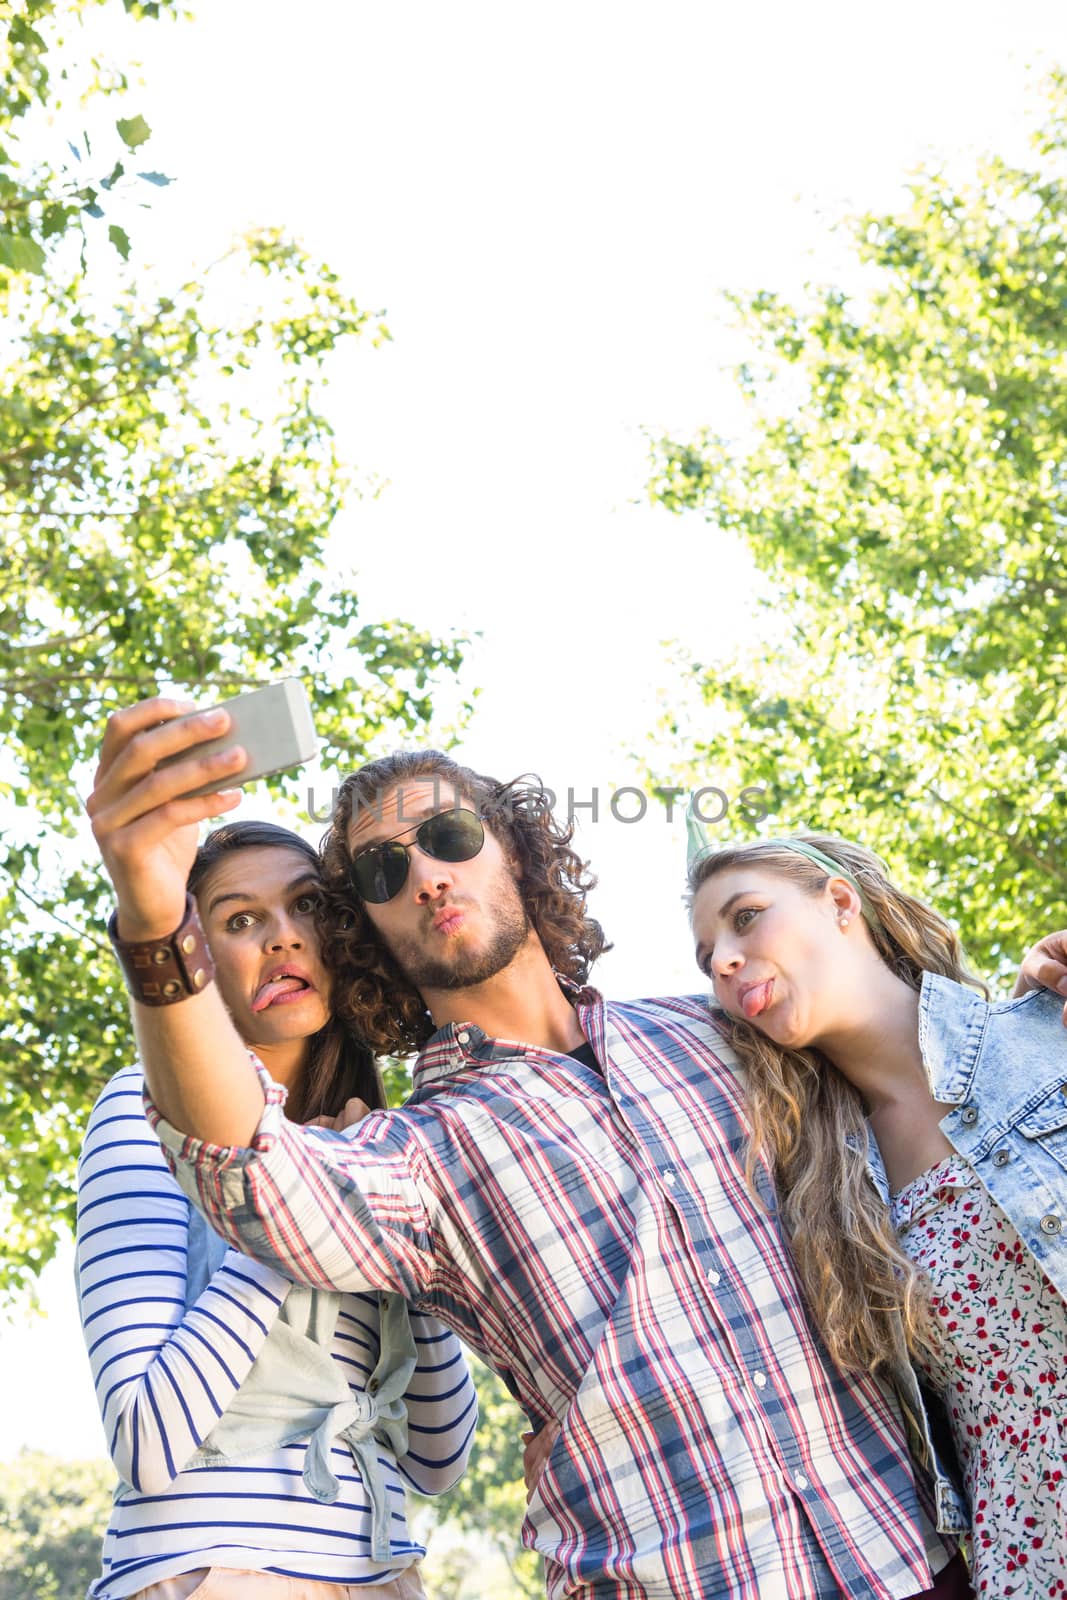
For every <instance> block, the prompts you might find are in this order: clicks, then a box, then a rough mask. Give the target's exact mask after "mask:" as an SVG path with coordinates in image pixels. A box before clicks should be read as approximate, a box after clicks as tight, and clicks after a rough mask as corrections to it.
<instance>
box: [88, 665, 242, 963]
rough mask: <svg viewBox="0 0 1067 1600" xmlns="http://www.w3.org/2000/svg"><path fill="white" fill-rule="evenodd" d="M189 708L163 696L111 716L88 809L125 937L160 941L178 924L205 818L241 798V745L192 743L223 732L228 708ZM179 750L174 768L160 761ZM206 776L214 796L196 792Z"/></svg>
mask: <svg viewBox="0 0 1067 1600" xmlns="http://www.w3.org/2000/svg"><path fill="white" fill-rule="evenodd" d="M192 712H195V707H194V706H192V705H191V704H190V703H189V702H188V701H181V700H171V699H168V698H165V697H162V696H157V697H155V698H154V699H151V700H142V701H141V702H140V704H138V705H135V706H130V707H129V708H127V709H125V710H123V711H116V712H114V713H113V715H112V716H111V717H109V718H108V723H107V730H106V732H105V734H104V742H103V746H102V748H101V752H100V764H99V766H98V767H97V769H96V776H95V779H94V782H93V791H92V793H91V794H90V796H89V799H88V801H87V802H86V810H87V811H88V813H89V816H90V818H91V819H92V826H93V835H94V837H95V839H96V843H97V846H98V848H99V850H100V854H101V856H102V857H103V860H104V866H105V867H106V868H107V872H108V876H109V877H110V879H111V881H112V883H113V884H114V885H115V893H116V896H117V899H118V932H119V936H120V937H121V938H123V939H126V940H150V939H159V938H163V937H164V936H165V935H166V934H167V933H168V932H170V931H171V930H172V929H174V928H175V927H177V926H178V924H179V923H180V922H181V920H182V913H183V910H184V907H185V881H186V878H187V877H188V875H189V869H190V867H191V866H192V863H193V857H194V856H195V854H196V846H197V839H198V837H199V824H200V823H201V822H203V821H204V820H205V819H206V818H207V817H213V816H217V815H218V814H219V813H221V812H224V811H232V809H233V808H234V806H236V805H237V804H238V802H239V801H240V798H241V792H240V790H239V789H232V788H230V787H229V784H230V781H231V777H232V775H233V774H234V773H236V772H237V771H239V770H240V769H241V768H242V767H243V766H244V764H245V752H244V750H243V749H242V748H241V746H240V745H232V746H230V747H229V748H226V749H223V750H217V749H216V750H212V751H210V752H209V753H208V754H207V755H203V754H197V753H196V752H195V751H194V748H193V747H194V746H196V745H198V744H202V743H203V742H204V741H205V740H208V739H214V738H216V737H218V736H219V735H220V734H224V733H226V732H227V730H228V729H229V726H230V717H229V713H228V712H226V711H225V710H223V709H222V708H221V707H216V708H215V709H213V710H211V711H204V712H199V713H196V714H195V715H190V713H192ZM175 756H177V757H178V758H179V759H178V760H177V761H176V762H175V763H174V764H173V765H167V766H163V767H161V766H160V762H162V761H165V760H166V759H167V758H168V757H171V758H173V757H175ZM183 756H187V759H184V760H183V759H181V758H182V757H183ZM209 782H210V783H211V784H213V785H214V787H213V788H212V789H210V790H209V792H208V793H207V794H201V795H198V796H190V795H189V790H190V789H192V788H196V787H197V786H198V785H203V784H205V783H209Z"/></svg>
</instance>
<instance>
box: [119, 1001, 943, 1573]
mask: <svg viewBox="0 0 1067 1600" xmlns="http://www.w3.org/2000/svg"><path fill="white" fill-rule="evenodd" d="M577 1012H578V1017H579V1020H580V1022H581V1024H582V1028H583V1031H584V1032H585V1034H586V1037H587V1038H588V1039H589V1041H590V1043H591V1045H592V1047H593V1050H594V1052H595V1055H596V1059H597V1062H598V1063H599V1066H598V1067H593V1066H590V1065H587V1064H585V1063H584V1062H582V1061H581V1060H579V1059H576V1058H575V1057H574V1056H569V1055H558V1054H556V1053H554V1052H552V1051H549V1050H544V1049H540V1048H537V1047H534V1046H526V1045H517V1044H514V1043H509V1042H506V1041H501V1040H492V1039H487V1038H486V1036H485V1035H484V1034H483V1033H482V1032H481V1031H480V1030H479V1029H478V1028H476V1027H475V1026H474V1025H473V1024H468V1025H462V1024H449V1025H448V1026H446V1027H444V1028H442V1029H440V1030H439V1031H438V1033H436V1034H435V1035H434V1037H433V1039H432V1040H431V1041H430V1042H429V1044H428V1045H427V1046H426V1048H425V1049H424V1051H423V1052H422V1054H421V1056H420V1057H419V1060H418V1062H417V1064H416V1068H415V1079H414V1082H415V1092H414V1094H413V1096H412V1099H411V1100H410V1101H409V1102H408V1103H407V1105H406V1106H405V1107H403V1109H401V1110H399V1111H387V1112H376V1113H372V1114H371V1115H370V1116H369V1117H367V1118H366V1119H365V1120H364V1121H363V1122H362V1123H360V1124H359V1125H358V1127H356V1128H352V1129H349V1130H348V1132H347V1133H346V1134H343V1135H338V1134H324V1133H323V1132H321V1131H316V1130H309V1129H302V1128H298V1127H295V1126H292V1125H290V1124H289V1123H287V1122H286V1120H285V1119H284V1117H283V1116H282V1111H281V1104H282V1101H283V1099H284V1091H282V1090H280V1089H278V1088H277V1087H276V1086H274V1085H272V1084H270V1081H269V1079H267V1077H266V1075H265V1074H262V1072H261V1076H262V1078H263V1082H264V1087H265V1091H266V1095H267V1105H266V1108H265V1111H264V1115H263V1119H262V1121H261V1123H260V1127H259V1130H258V1132H257V1135H256V1137H255V1140H254V1142H253V1146H252V1148H251V1149H249V1150H242V1149H226V1148H223V1147H221V1146H217V1145H212V1144H207V1143H203V1142H200V1141H198V1140H195V1139H191V1138H186V1137H184V1136H183V1135H182V1134H180V1133H177V1132H176V1131H175V1130H173V1129H172V1128H170V1127H169V1125H168V1124H166V1123H165V1122H163V1121H162V1119H160V1118H159V1116H158V1113H156V1112H155V1111H154V1109H153V1108H152V1107H151V1105H149V1114H150V1116H151V1117H152V1119H153V1121H155V1122H156V1124H157V1131H158V1132H159V1135H160V1138H161V1140H162V1142H163V1144H164V1148H165V1150H166V1151H167V1153H168V1158H169V1159H170V1161H171V1164H172V1167H173V1169H174V1171H175V1173H176V1175H177V1177H178V1179H179V1182H181V1184H182V1186H183V1188H184V1189H185V1190H186V1192H187V1193H188V1194H189V1195H190V1197H191V1198H192V1199H193V1200H194V1201H195V1202H196V1203H197V1204H199V1205H200V1206H201V1207H202V1209H203V1210H204V1211H205V1212H206V1214H207V1215H208V1217H209V1219H210V1220H211V1222H212V1223H213V1224H214V1226H215V1227H216V1228H217V1229H218V1230H219V1232H220V1233H222V1234H223V1235H224V1236H225V1237H226V1238H227V1239H229V1240H230V1241H232V1242H233V1243H235V1244H237V1245H238V1246H239V1247H240V1248H241V1249H242V1250H245V1251H246V1252H248V1253H249V1254H251V1255H254V1256H257V1257H259V1258H260V1259H261V1260H263V1261H267V1262H269V1263H270V1264H271V1265H273V1266H275V1267H278V1268H279V1269H280V1270H281V1271H282V1272H285V1273H288V1274H289V1275H290V1276H292V1277H294V1278H296V1279H298V1280H300V1281H303V1282H307V1283H312V1284H317V1285H330V1286H333V1287H334V1288H337V1289H341V1290H363V1289H367V1288H382V1289H394V1290H399V1291H400V1292H401V1293H403V1294H406V1295H407V1296H408V1297H409V1299H410V1300H411V1301H412V1302H413V1303H415V1304H416V1305H417V1306H419V1307H422V1308H425V1309H426V1310H428V1311H433V1312H435V1313H436V1314H437V1315H438V1316H439V1317H441V1318H442V1320H443V1321H444V1322H445V1323H447V1324H448V1325H450V1326H451V1327H453V1328H455V1329H456V1331H457V1332H458V1333H459V1334H460V1336H461V1337H462V1338H463V1339H465V1340H466V1341H467V1342H468V1343H469V1344H470V1345H471V1346H472V1347H473V1348H474V1349H475V1350H477V1351H478V1352H479V1354H481V1355H482V1356H483V1357H484V1358H485V1359H486V1360H487V1361H488V1362H489V1364H490V1365H491V1366H493V1367H494V1368H495V1369H496V1371H497V1372H499V1373H500V1374H501V1376H502V1377H503V1378H504V1380H505V1382H506V1383H507V1384H508V1386H509V1388H510V1389H511V1391H512V1392H513V1393H514V1394H515V1396H516V1397H517V1398H518V1400H519V1401H520V1403H521V1404H522V1406H523V1409H524V1410H525V1411H526V1412H527V1414H528V1415H529V1416H530V1417H531V1418H534V1419H538V1420H547V1419H549V1418H553V1417H555V1418H558V1419H559V1420H560V1422H561V1425H562V1426H561V1433H560V1437H559V1440H558V1441H557V1443H556V1446H555V1448H554V1450H553V1452H552V1456H551V1458H550V1460H549V1463H548V1467H547V1469H546V1471H545V1473H544V1476H543V1477H542V1479H541V1482H540V1484H539V1486H538V1489H537V1491H536V1492H535V1494H534V1496H533V1499H532V1501H531V1504H530V1507H529V1513H528V1516H527V1520H526V1522H525V1524H524V1528H523V1537H524V1541H525V1542H526V1543H527V1544H528V1545H531V1546H533V1547H535V1548H536V1549H537V1550H539V1551H540V1552H541V1553H542V1554H543V1555H544V1557H545V1562H546V1579H547V1585H548V1592H549V1595H550V1596H551V1597H552V1600H557V1597H562V1596H564V1595H566V1596H568V1597H576V1600H592V1597H594V1596H595V1597H597V1600H601V1597H604V1600H606V1597H608V1596H611V1597H613V1600H646V1597H648V1600H653V1597H655V1600H666V1597H668V1596H670V1597H672V1600H674V1597H683V1600H712V1597H720V1596H721V1597H723V1600H726V1597H729V1600H823V1597H831V1596H833V1597H835V1600H837V1597H839V1596H841V1595H848V1596H851V1597H853V1600H902V1597H905V1596H910V1595H913V1594H917V1593H919V1592H921V1591H922V1590H924V1589H926V1588H927V1587H928V1586H929V1585H930V1583H931V1581H932V1579H931V1576H930V1572H931V1566H932V1567H933V1570H934V1571H935V1572H936V1571H937V1570H939V1569H940V1568H941V1567H942V1566H943V1565H944V1564H945V1563H946V1561H947V1560H948V1558H949V1554H950V1542H946V1541H944V1540H942V1539H941V1538H940V1537H939V1536H938V1535H937V1534H936V1533H935V1532H934V1531H933V1526H932V1521H931V1515H930V1506H931V1503H932V1502H931V1498H930V1495H929V1492H928V1488H927V1486H926V1485H925V1484H924V1483H922V1482H921V1481H920V1482H919V1483H917V1481H916V1477H915V1474H914V1472H913V1467H912V1463H911V1460H910V1458H909V1456H908V1452H907V1447H906V1444H905V1441H904V1434H903V1429H902V1426H901V1423H900V1419H899V1414H898V1411H897V1407H896V1405H895V1401H894V1400H893V1398H892V1397H891V1396H889V1395H888V1394H887V1392H886V1391H885V1390H884V1389H883V1388H882V1387H880V1386H879V1384H878V1383H876V1382H875V1381H873V1380H872V1379H868V1378H863V1379H854V1378H853V1379H846V1378H843V1377H842V1376H841V1375H840V1374H838V1373H837V1372H836V1371H835V1370H834V1369H833V1367H832V1366H831V1365H830V1363H829V1361H828V1360H827V1358H826V1357H825V1355H824V1354H823V1352H822V1349H821V1346H820V1345H819V1344H818V1342H817V1341H816V1339H815V1338H814V1337H813V1335H812V1332H811V1329H810V1326H809V1324H808V1321H807V1318H806V1316H805V1312H804V1308H803V1304H802V1300H801V1295H800V1289H799V1285H798V1282H797V1278H796V1274H795V1271H794V1269H793V1266H792V1264H791V1261H790V1258H789V1255H788V1252H787V1250H786V1249H785V1247H784V1244H783V1240H782V1237H781V1235H780V1232H779V1229H778V1226H777V1224H776V1222H775V1220H774V1217H773V1215H772V1214H771V1213H769V1212H768V1211H767V1210H765V1209H764V1208H762V1207H761V1206H760V1205H759V1204H758V1203H757V1202H756V1201H755V1200H754V1198H753V1196H752V1194H751V1192H750V1190H749V1189H748V1188H747V1186H746V1184H745V1180H744V1175H743V1159H744V1142H745V1138H746V1135H747V1131H748V1125H747V1123H746V1121H745V1115H744V1109H743V1101H742V1095H741V1089H740V1085H739V1083H738V1081H737V1079H736V1076H735V1069H734V1057H733V1055H732V1052H731V1051H730V1049H729V1047H728V1045H727V1044H726V1042H725V1040H724V1038H723V1037H722V1036H721V1034H720V1032H719V1030H718V1029H717V1028H716V1026H715V1023H714V1020H713V1014H712V1013H711V1012H710V1011H709V1007H708V1005H707V1003H706V1001H705V1000H704V999H703V998H702V997H695V998H693V997H691V998H677V999H665V1000H646V1001H639V1002H636V1003H632V1004H625V1005H619V1004H609V1005H605V1004H604V1002H603V1001H602V1000H601V999H600V997H599V996H598V995H597V994H596V993H595V991H593V990H589V989H587V990H584V991H582V993H581V995H580V996H579V1004H578V1007H577ZM770 1194H771V1187H770V1183H769V1180H767V1182H766V1195H767V1197H768V1198H769V1197H770Z"/></svg>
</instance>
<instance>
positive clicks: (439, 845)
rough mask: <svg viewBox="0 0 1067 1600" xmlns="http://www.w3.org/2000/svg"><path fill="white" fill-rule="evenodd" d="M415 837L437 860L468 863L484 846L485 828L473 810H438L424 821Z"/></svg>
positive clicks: (428, 853) (427, 852)
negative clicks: (433, 815) (434, 815)
mask: <svg viewBox="0 0 1067 1600" xmlns="http://www.w3.org/2000/svg"><path fill="white" fill-rule="evenodd" d="M416 837H417V839H418V841H419V844H420V845H421V847H422V849H423V850H425V851H426V854H427V855H430V856H433V857H434V858H435V859H436V860H437V861H470V860H472V858H473V857H474V856H476V855H477V854H478V851H479V850H480V849H481V848H482V845H483V844H484V843H485V829H484V828H483V827H482V819H481V817H476V816H475V814H474V812H473V811H439V812H438V814H437V816H436V817H429V818H427V820H426V821H425V822H424V823H423V825H422V827H421V828H420V829H419V831H418V834H417V835H416Z"/></svg>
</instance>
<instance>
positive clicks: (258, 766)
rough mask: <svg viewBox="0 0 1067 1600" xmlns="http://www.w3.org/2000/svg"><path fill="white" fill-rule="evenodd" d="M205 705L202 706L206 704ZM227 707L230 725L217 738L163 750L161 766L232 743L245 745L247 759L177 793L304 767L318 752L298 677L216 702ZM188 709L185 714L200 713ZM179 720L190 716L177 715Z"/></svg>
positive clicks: (208, 790) (188, 794)
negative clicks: (176, 749) (173, 751)
mask: <svg viewBox="0 0 1067 1600" xmlns="http://www.w3.org/2000/svg"><path fill="white" fill-rule="evenodd" d="M205 709H206V708H205ZM214 709H217V710H220V711H228V712H229V713H230V726H229V728H228V729H227V731H226V732H225V733H224V734H222V735H221V736H220V737H219V738H217V739H205V740H204V741H203V743H202V744H194V745H190V746H189V748H188V750H182V751H180V752H179V753H178V754H176V755H173V756H165V757H164V758H163V760H162V761H161V762H160V763H159V765H160V766H161V767H170V766H173V765H174V763H175V762H176V761H186V760H188V758H189V757H190V756H194V755H195V756H206V755H212V754H213V753H214V752H215V751H216V750H229V749H232V747H233V746H234V745H235V744H239V745H241V746H243V748H244V752H245V757H246V760H245V764H244V766H243V767H239V768H238V769H237V771H236V772H228V773H227V774H226V775H225V777H222V778H219V779H218V781H217V782H215V783H206V784H202V785H201V786H200V787H199V788H198V789H187V790H186V791H185V793H184V794H182V795H178V796H175V798H176V799H181V800H191V799H193V798H194V797H195V796H198V795H202V794H216V793H218V791H219V790H221V789H236V788H241V787H243V786H244V785H245V784H246V783H254V782H255V781H256V779H257V778H269V777H271V776H272V775H273V774H274V773H276V772H288V771H289V770H290V768H292V767H302V766H303V765H304V763H305V762H306V761H310V760H312V758H313V757H314V756H315V755H316V754H317V752H318V743H317V741H316V738H315V725H314V723H313V722H312V720H311V706H310V705H309V703H308V697H307V691H306V690H305V688H304V685H303V684H302V683H301V682H300V679H299V678H284V679H283V680H282V681H281V683H272V684H271V685H270V686H269V688H266V689H253V690H252V691H251V693H249V694H239V695H235V696H234V698H233V699H232V700H223V701H221V702H220V704H219V705H218V707H216V708H214ZM199 715H200V712H198V711H191V712H189V714H188V716H190V717H193V716H199ZM175 720H176V721H178V722H184V721H187V720H188V717H178V718H176V719H175Z"/></svg>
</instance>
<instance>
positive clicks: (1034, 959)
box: [1012, 931, 1067, 1027]
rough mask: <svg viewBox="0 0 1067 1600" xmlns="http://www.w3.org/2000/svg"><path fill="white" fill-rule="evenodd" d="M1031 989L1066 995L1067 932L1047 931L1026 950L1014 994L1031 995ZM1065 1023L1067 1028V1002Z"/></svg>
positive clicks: (1064, 1009)
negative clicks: (1048, 932)
mask: <svg viewBox="0 0 1067 1600" xmlns="http://www.w3.org/2000/svg"><path fill="white" fill-rule="evenodd" d="M1031 989H1052V990H1054V991H1055V993H1056V994H1059V995H1063V996H1064V997H1065V998H1067V931H1064V932H1061V933H1050V934H1048V935H1047V936H1046V937H1045V938H1044V939H1041V940H1040V941H1039V942H1038V943H1037V944H1035V945H1032V946H1031V947H1030V949H1029V950H1028V951H1027V952H1026V954H1025V956H1024V957H1023V964H1022V966H1021V967H1020V969H1019V976H1018V977H1017V978H1016V980H1015V988H1014V989H1013V991H1012V993H1013V994H1014V995H1016V996H1018V995H1021V994H1029V992H1030V990H1031ZM1063 1024H1064V1027H1067V1005H1065V1006H1064V1008H1063Z"/></svg>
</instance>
